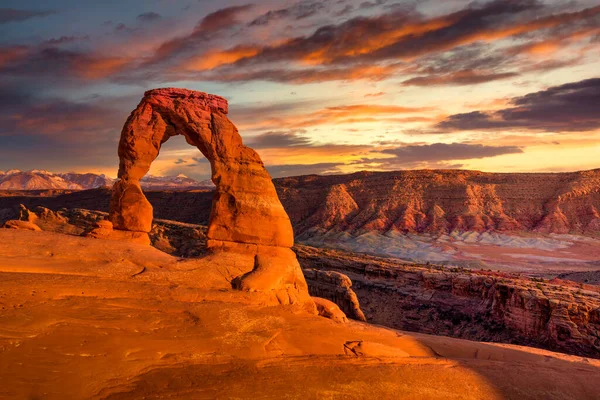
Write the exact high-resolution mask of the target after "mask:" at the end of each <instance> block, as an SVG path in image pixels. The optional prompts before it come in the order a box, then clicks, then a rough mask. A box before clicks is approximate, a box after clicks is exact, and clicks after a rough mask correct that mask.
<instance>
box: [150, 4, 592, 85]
mask: <svg viewBox="0 0 600 400" xmlns="http://www.w3.org/2000/svg"><path fill="white" fill-rule="evenodd" d="M318 4H321V3H319V2H300V3H296V4H295V5H293V6H291V7H288V8H282V9H279V10H274V11H270V12H268V13H266V14H263V15H262V16H261V17H259V18H257V19H254V20H252V21H251V22H250V24H249V26H250V27H252V26H260V25H264V24H268V23H269V22H270V21H272V20H274V19H278V18H284V17H286V18H294V16H302V15H305V14H302V13H299V12H300V11H298V10H301V11H302V10H304V11H307V10H313V9H314V8H317V9H318V7H320V6H318ZM364 4H368V5H371V6H376V5H383V4H384V3H383V2H380V1H377V2H370V3H369V2H365V3H364ZM224 10H227V12H224V15H225V16H226V17H227V18H216V20H217V21H221V20H222V19H224V20H225V21H226V23H225V26H231V25H232V24H233V25H237V24H238V23H239V21H238V20H237V16H238V14H239V13H240V10H238V9H237V8H235V7H234V8H232V9H224ZM390 10H391V11H389V12H386V13H385V14H382V15H376V16H368V17H365V16H358V17H354V18H351V19H349V20H347V21H345V22H342V23H340V24H337V25H336V24H331V25H325V26H321V27H319V28H318V29H316V30H315V31H314V32H313V33H312V34H310V35H307V36H296V37H293V38H290V39H283V40H282V39H280V38H278V39H277V40H276V41H275V42H274V43H270V44H269V43H267V44H264V43H262V42H259V43H250V42H245V43H244V44H238V45H235V46H232V47H227V48H219V49H215V48H212V49H210V48H209V49H205V50H204V51H198V49H199V48H198V47H195V48H196V50H197V51H196V53H195V54H193V55H191V54H188V55H187V57H188V59H187V60H183V61H182V62H180V63H178V64H177V65H175V66H173V67H172V69H171V73H173V74H174V76H177V77H178V78H179V79H200V80H217V81H225V82H240V81H255V80H265V81H274V82H284V83H296V84H303V83H315V82H324V81H335V80H375V81H376V80H382V79H387V78H390V77H392V76H394V75H397V74H402V75H407V74H412V75H414V76H413V77H412V78H410V79H407V80H405V82H406V84H407V85H426V84H430V83H435V84H438V85H441V84H444V85H466V84H476V83H483V82H490V81H493V80H499V79H506V78H508V77H514V76H516V75H517V74H518V72H517V71H514V70H502V67H503V66H508V67H514V66H516V62H517V61H519V62H521V61H523V62H527V61H528V60H521V59H519V60H515V59H514V58H515V57H514V56H513V57H510V56H508V55H507V53H506V52H502V51H496V54H494V55H493V56H491V55H488V54H484V53H483V52H480V51H482V49H483V47H484V45H485V44H489V43H492V42H498V41H500V40H502V39H506V38H515V39H516V38H524V37H525V35H530V36H531V35H535V34H538V33H540V32H541V31H548V30H550V29H562V30H567V31H568V30H578V29H587V30H588V31H593V29H594V23H593V21H594V20H596V19H597V18H598V17H599V16H600V6H599V7H592V8H588V9H584V10H579V11H574V12H561V13H556V14H551V11H552V7H550V6H548V5H545V4H544V3H541V2H539V1H537V0H526V1H512V0H511V1H505V0H494V1H490V2H486V3H477V2H474V3H471V4H470V5H469V6H467V7H465V8H463V9H462V10H459V11H457V12H454V13H450V14H446V15H441V16H436V17H429V18H427V17H425V16H423V15H421V14H419V13H417V12H416V11H415V10H414V9H413V8H410V7H408V8H407V7H400V8H396V7H392V8H390ZM206 18H208V16H207V17H206ZM204 25H205V24H204V22H203V23H201V24H200V25H199V27H202V26H204ZM588 25H591V28H590V27H589V26H588ZM208 26H213V25H212V24H208ZM215 26H217V27H220V26H221V25H220V24H216V25H215ZM199 27H197V28H196V30H195V31H194V32H192V33H191V34H190V35H188V36H187V37H185V38H179V39H176V40H175V41H172V42H167V43H166V44H165V45H163V46H162V48H161V50H159V52H157V55H158V54H160V55H161V59H164V58H165V57H176V56H180V55H182V53H185V52H186V51H187V50H189V48H191V47H193V46H191V45H190V46H183V45H182V43H183V42H186V41H188V42H189V41H193V42H194V43H195V44H196V46H197V45H198V43H197V41H198V39H199V35H200V36H205V33H202V32H203V29H199ZM210 30H211V29H209V31H210ZM199 32H200V33H199ZM572 34H573V33H572V32H567V33H566V34H565V35H567V36H569V35H571V36H572ZM532 37H534V36H532ZM528 40H532V39H531V38H528ZM174 43H179V44H178V45H174ZM565 43H566V42H565ZM186 49H187V50H186ZM465 49H466V50H467V51H469V50H470V52H469V53H465ZM164 50H168V51H164ZM496 50H497V49H496ZM452 51H454V52H455V54H454V57H451V58H448V57H446V58H444V57H442V56H441V55H443V54H444V53H446V52H452ZM523 51H524V50H523ZM427 57H430V59H429V60H428V59H427ZM415 65H416V66H417V67H415ZM555 65H556V67H560V65H559V64H555ZM546 67H547V68H550V67H551V65H550V64H547V65H546ZM207 72H208V73H207ZM190 73H194V74H190ZM186 74H187V75H186Z"/></svg>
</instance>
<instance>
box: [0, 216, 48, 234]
mask: <svg viewBox="0 0 600 400" xmlns="http://www.w3.org/2000/svg"><path fill="white" fill-rule="evenodd" d="M2 227H3V228H6V229H21V230H25V231H41V230H42V229H41V228H40V227H39V226H37V225H36V224H34V223H33V222H29V221H21V220H18V219H11V220H9V221H6V222H5V223H4V225H3V226H2Z"/></svg>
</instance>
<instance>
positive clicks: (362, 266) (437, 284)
mask: <svg viewBox="0 0 600 400" xmlns="http://www.w3.org/2000/svg"><path fill="white" fill-rule="evenodd" d="M16 218H18V219H19V221H23V222H30V221H32V222H33V223H34V224H35V226H37V227H39V228H40V229H42V230H44V231H49V232H59V233H63V234H65V233H66V234H70V235H77V236H86V235H88V232H90V231H93V230H94V229H96V227H97V226H98V223H99V221H103V220H104V219H105V218H108V214H107V213H106V212H100V211H91V210H84V209H62V210H59V211H52V210H50V209H47V208H44V207H37V208H35V209H34V210H28V209H27V208H26V207H24V206H22V207H20V209H19V211H18V213H17V215H16ZM17 228H19V227H17ZM20 228H21V229H23V227H20ZM149 236H150V239H151V242H152V245H153V246H154V247H155V248H157V249H159V250H161V251H163V252H165V253H168V254H171V255H173V256H177V257H181V258H182V259H194V258H195V257H204V256H206V255H207V254H208V252H207V249H206V243H207V228H206V226H204V225H198V224H190V223H182V222H177V221H170V220H163V219H156V220H155V221H154V223H153V225H152V230H151V232H150V233H149ZM293 250H294V252H295V253H296V255H297V257H298V261H299V263H300V265H301V266H302V268H303V274H304V277H305V279H306V282H307V284H308V290H309V293H310V295H312V296H317V297H320V298H325V299H328V300H330V301H332V302H334V303H335V304H337V306H339V308H340V309H341V310H342V311H343V312H344V313H345V314H346V316H348V318H351V319H354V320H357V321H366V322H369V323H372V324H377V325H383V326H388V327H391V328H395V329H400V330H403V331H412V332H421V333H428V334H435V335H444V336H450V337H456V338H462V339H469V340H478V341H484V342H497V343H510V344H518V345H526V346H534V347H540V348H545V349H551V350H554V351H561V352H564V353H568V354H575V355H580V356H586V357H592V358H600V286H597V285H595V284H594V283H595V282H594V281H591V282H590V283H583V281H579V282H578V281H577V280H576V279H573V280H570V279H569V277H568V276H562V277H561V276H559V277H554V278H552V279H544V278H537V277H530V276H528V275H527V274H522V273H506V272H498V271H491V270H481V269H467V268H462V267H449V266H444V265H437V264H435V263H423V264H421V263H414V262H406V261H403V260H400V259H395V258H391V257H377V256H372V255H367V254H363V253H353V252H349V251H341V250H333V249H325V248H316V247H311V246H306V245H302V244H298V243H297V244H295V246H294V247H293ZM572 274H573V273H572ZM586 276H587V275H586Z"/></svg>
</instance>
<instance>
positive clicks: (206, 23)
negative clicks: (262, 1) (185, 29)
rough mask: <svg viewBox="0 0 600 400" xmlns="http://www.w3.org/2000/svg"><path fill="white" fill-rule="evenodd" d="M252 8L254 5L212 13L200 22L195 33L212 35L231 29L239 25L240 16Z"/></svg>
mask: <svg viewBox="0 0 600 400" xmlns="http://www.w3.org/2000/svg"><path fill="white" fill-rule="evenodd" d="M252 7H254V5H253V4H246V5H242V6H233V7H227V8H223V9H220V10H217V11H215V12H212V13H210V14H208V15H207V16H205V17H204V18H203V19H202V21H200V23H199V24H198V25H197V26H196V29H195V30H194V32H195V33H198V32H202V33H210V32H218V31H220V30H223V29H228V28H231V27H232V26H234V25H237V24H238V23H239V21H238V16H239V14H241V13H242V12H245V11H248V10H250V9H251V8H252Z"/></svg>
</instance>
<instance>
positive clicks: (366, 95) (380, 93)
mask: <svg viewBox="0 0 600 400" xmlns="http://www.w3.org/2000/svg"><path fill="white" fill-rule="evenodd" d="M384 94H385V92H377V93H367V94H365V96H364V97H379V96H383V95H384Z"/></svg>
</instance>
